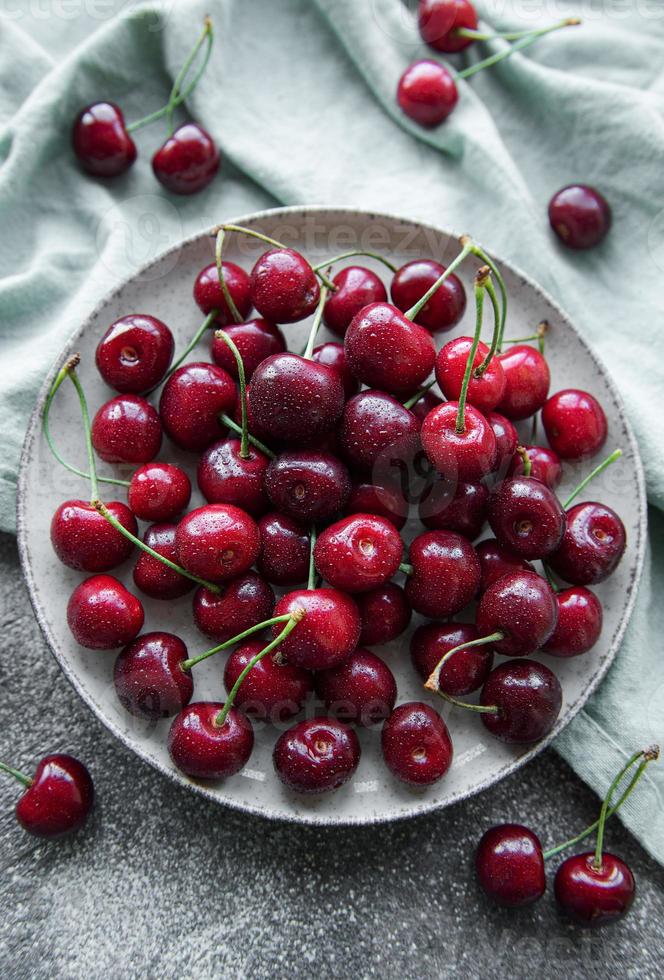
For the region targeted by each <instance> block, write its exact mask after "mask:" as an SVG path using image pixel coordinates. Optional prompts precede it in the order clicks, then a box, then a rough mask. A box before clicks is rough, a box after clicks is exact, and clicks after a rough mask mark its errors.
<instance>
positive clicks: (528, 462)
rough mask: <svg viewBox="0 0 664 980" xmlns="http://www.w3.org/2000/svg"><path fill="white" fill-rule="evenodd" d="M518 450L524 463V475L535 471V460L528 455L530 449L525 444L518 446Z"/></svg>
mask: <svg viewBox="0 0 664 980" xmlns="http://www.w3.org/2000/svg"><path fill="white" fill-rule="evenodd" d="M516 451H517V454H518V455H519V456H520V457H521V462H522V463H523V475H524V476H530V474H531V473H532V471H533V461H532V459H531V458H530V456H529V455H528V450H527V449H526V447H525V446H517V447H516Z"/></svg>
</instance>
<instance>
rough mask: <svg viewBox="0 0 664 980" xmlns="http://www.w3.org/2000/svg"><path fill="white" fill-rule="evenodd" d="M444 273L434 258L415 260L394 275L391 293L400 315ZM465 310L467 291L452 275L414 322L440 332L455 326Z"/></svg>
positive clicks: (425, 305)
mask: <svg viewBox="0 0 664 980" xmlns="http://www.w3.org/2000/svg"><path fill="white" fill-rule="evenodd" d="M444 272H445V266H444V265H441V263H440V262H434V260H433V259H414V260H413V261H412V262H407V263H406V264H405V265H402V266H401V268H400V269H397V271H396V272H395V273H394V278H393V279H392V285H391V287H390V292H391V295H392V302H393V303H394V305H395V306H396V307H397V308H398V309H400V310H401V311H402V312H403V313H406V312H407V311H408V310H409V309H410V308H411V307H413V306H415V304H416V303H417V301H418V300H420V299H422V297H423V296H424V294H425V293H426V292H427V291H428V290H429V289H430V288H431V287H432V286H433V284H434V283H435V282H437V281H438V279H439V278H440V277H441V276H442V274H443V273H444ZM465 310H466V291H465V289H464V288H463V283H462V282H461V280H460V279H459V277H458V276H455V275H454V273H451V274H450V275H449V276H448V277H447V279H446V280H445V281H444V282H443V283H441V285H440V286H439V287H438V289H437V290H436V292H435V293H434V294H433V296H431V297H430V299H428V300H427V302H426V303H425V304H424V306H423V307H422V309H421V310H420V311H419V313H418V314H417V315H416V316H415V323H419V324H420V326H422V327H426V329H427V330H429V331H430V332H431V333H443V332H444V331H446V330H451V328H452V327H453V326H455V325H456V324H457V323H458V322H459V320H460V319H461V317H462V316H463V314H464V313H465Z"/></svg>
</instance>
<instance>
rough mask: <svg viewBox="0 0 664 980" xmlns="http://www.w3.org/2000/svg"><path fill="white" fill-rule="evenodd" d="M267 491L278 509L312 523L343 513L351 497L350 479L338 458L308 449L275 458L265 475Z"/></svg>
mask: <svg viewBox="0 0 664 980" xmlns="http://www.w3.org/2000/svg"><path fill="white" fill-rule="evenodd" d="M265 489H266V490H267V494H268V497H269V498H270V500H271V501H272V503H273V504H274V506H275V507H276V508H277V510H279V511H281V512H282V513H284V514H287V515H288V516H289V517H292V518H294V519H295V520H296V521H301V522H302V523H303V524H310V523H311V522H312V521H323V520H327V519H328V518H330V517H333V516H334V515H335V514H337V513H338V512H339V511H340V510H341V508H342V507H343V506H344V504H345V503H346V500H347V499H348V495H349V494H350V476H349V475H348V470H347V469H346V467H345V466H344V464H343V463H342V462H340V461H339V460H338V459H337V458H336V457H335V456H331V455H330V454H329V453H316V452H311V451H310V450H306V449H305V450H301V451H299V452H288V453H282V454H281V455H280V456H277V458H276V459H273V460H272V461H271V462H270V465H269V466H268V468H267V471H266V473H265Z"/></svg>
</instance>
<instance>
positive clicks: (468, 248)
mask: <svg viewBox="0 0 664 980" xmlns="http://www.w3.org/2000/svg"><path fill="white" fill-rule="evenodd" d="M461 246H462V248H461V251H460V252H459V254H458V255H457V257H456V258H455V259H453V260H452V261H451V262H450V264H449V265H448V267H447V268H446V269H445V272H443V273H442V275H440V276H439V277H438V279H436V281H435V282H434V283H433V285H432V286H429V288H428V289H427V291H426V293H424V295H423V296H420V298H419V299H418V301H417V303H415V304H414V305H413V306H411V308H410V309H409V310H406V312H405V313H404V316H405V317H406V319H407V320H414V319H415V317H416V316H417V315H418V313H419V312H420V311H421V310H422V308H423V307H424V306H426V304H427V303H428V302H429V300H430V299H431V297H432V296H433V295H434V293H436V292H437V291H438V289H439V288H440V287H441V286H442V285H443V283H444V282H445V280H446V279H447V278H448V277H449V276H451V275H452V273H453V272H454V270H455V269H458V268H459V266H460V265H461V263H462V262H463V260H464V259H465V258H467V256H469V255H470V254H471V252H472V251H473V248H474V245H473V242H472V241H471V240H470V239H469V238H467V240H466V241H464V240H463V239H462V241H461ZM487 264H488V263H487Z"/></svg>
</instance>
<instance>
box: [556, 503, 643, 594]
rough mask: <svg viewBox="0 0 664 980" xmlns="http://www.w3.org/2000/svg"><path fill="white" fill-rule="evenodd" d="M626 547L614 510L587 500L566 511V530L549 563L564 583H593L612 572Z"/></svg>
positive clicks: (618, 518) (618, 519) (601, 580)
mask: <svg viewBox="0 0 664 980" xmlns="http://www.w3.org/2000/svg"><path fill="white" fill-rule="evenodd" d="M626 546H627V532H626V531H625V525H624V524H623V522H622V521H621V519H620V517H619V516H618V514H616V512H615V510H613V509H612V508H611V507H608V506H607V505H606V504H600V503H596V502H594V501H586V502H585V503H581V504H575V505H574V507H570V509H569V510H568V511H567V524H566V527H565V533H564V534H563V537H562V541H561V542H560V546H559V548H558V549H557V551H555V552H554V553H553V554H552V555H549V558H548V563H549V565H550V566H551V568H552V569H553V570H554V572H556V574H557V575H560V577H561V578H563V579H565V581H566V582H571V583H572V584H573V585H596V584H597V583H598V582H603V581H604V580H605V579H606V578H608V577H609V575H611V574H612V573H613V572H614V571H615V569H616V568H617V566H618V564H619V562H620V559H621V558H622V556H623V555H624V553H625V548H626Z"/></svg>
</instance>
